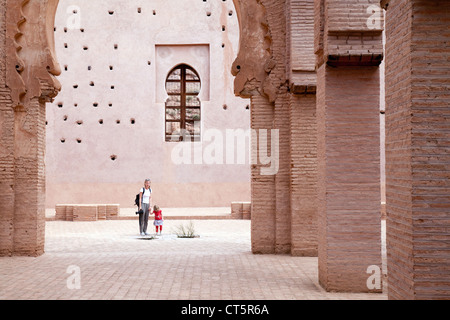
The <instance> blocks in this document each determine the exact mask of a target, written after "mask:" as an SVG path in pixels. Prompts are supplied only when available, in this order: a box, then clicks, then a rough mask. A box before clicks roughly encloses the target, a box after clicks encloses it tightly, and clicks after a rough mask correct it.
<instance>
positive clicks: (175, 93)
mask: <svg viewBox="0 0 450 320" xmlns="http://www.w3.org/2000/svg"><path fill="white" fill-rule="evenodd" d="M200 87H201V83H200V77H199V76H198V73H197V72H196V71H195V70H194V69H193V68H191V67H189V66H188V65H185V64H181V65H178V66H176V67H175V68H173V69H172V70H171V71H170V72H169V75H168V76H167V79H166V91H167V94H168V95H169V97H168V98H167V100H166V126H165V130H166V141H200V116H201V112H200V100H199V98H198V97H197V96H198V94H199V93H200Z"/></svg>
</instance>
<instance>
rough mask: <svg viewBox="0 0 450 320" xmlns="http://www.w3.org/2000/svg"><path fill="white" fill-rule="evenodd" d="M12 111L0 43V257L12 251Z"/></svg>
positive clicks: (2, 23) (0, 8) (2, 8)
mask: <svg viewBox="0 0 450 320" xmlns="http://www.w3.org/2000/svg"><path fill="white" fill-rule="evenodd" d="M5 41H6V1H5V0H2V1H0V43H5ZM13 219H14V111H13V108H12V102H11V91H10V90H9V88H8V87H7V86H6V48H5V47H4V46H0V256H9V255H11V253H12V250H13Z"/></svg>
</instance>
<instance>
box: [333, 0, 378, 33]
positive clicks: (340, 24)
mask: <svg viewBox="0 0 450 320" xmlns="http://www.w3.org/2000/svg"><path fill="white" fill-rule="evenodd" d="M324 4H325V14H326V17H327V18H326V24H327V27H326V28H325V30H326V31H325V32H334V31H337V32H353V31H369V30H373V29H369V26H368V25H367V20H368V19H369V18H370V17H371V16H372V12H371V11H368V10H367V9H368V8H369V7H370V6H371V5H377V6H379V5H380V1H379V0H358V1H354V0H325V2H324ZM382 26H383V23H381V26H380V28H378V29H379V30H381V28H382Z"/></svg>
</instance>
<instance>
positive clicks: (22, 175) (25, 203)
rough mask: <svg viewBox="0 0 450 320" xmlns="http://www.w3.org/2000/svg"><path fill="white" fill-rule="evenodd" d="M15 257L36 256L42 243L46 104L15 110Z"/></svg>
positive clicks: (43, 238) (29, 104)
mask: <svg viewBox="0 0 450 320" xmlns="http://www.w3.org/2000/svg"><path fill="white" fill-rule="evenodd" d="M14 134H15V148H14V151H15V155H14V158H15V159H14V163H15V179H14V190H15V214H14V254H15V255H31V256H38V255H41V254H42V253H44V242H45V164H44V154H45V105H44V104H42V103H40V102H39V101H38V99H34V100H33V101H30V103H28V105H27V109H26V110H25V109H22V108H20V107H19V109H17V110H16V111H15V133H14Z"/></svg>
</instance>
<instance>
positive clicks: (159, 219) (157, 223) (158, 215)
mask: <svg viewBox="0 0 450 320" xmlns="http://www.w3.org/2000/svg"><path fill="white" fill-rule="evenodd" d="M151 214H155V221H154V222H153V225H154V226H155V227H156V234H158V227H159V234H161V233H162V227H163V217H162V211H161V209H160V208H159V206H158V205H156V204H155V205H154V206H153V212H152V213H151Z"/></svg>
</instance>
